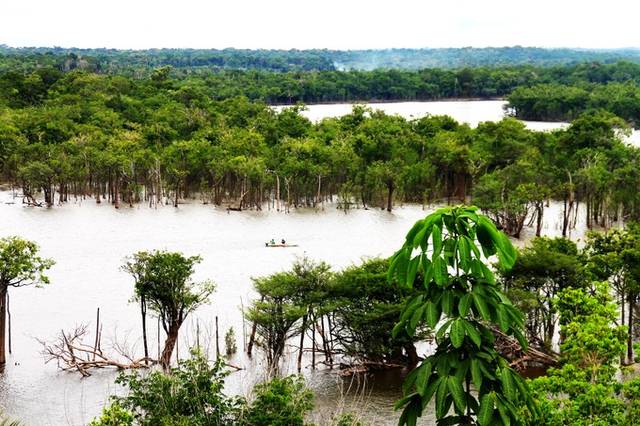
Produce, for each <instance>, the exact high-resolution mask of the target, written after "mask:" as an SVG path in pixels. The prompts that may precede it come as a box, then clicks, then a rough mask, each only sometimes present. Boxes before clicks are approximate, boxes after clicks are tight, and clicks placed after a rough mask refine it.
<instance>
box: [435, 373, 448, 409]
mask: <svg viewBox="0 0 640 426" xmlns="http://www.w3.org/2000/svg"><path fill="white" fill-rule="evenodd" d="M448 389H449V377H442V379H441V380H440V384H439V385H438V390H437V391H436V417H438V418H440V417H444V416H445V415H446V414H447V395H448Z"/></svg>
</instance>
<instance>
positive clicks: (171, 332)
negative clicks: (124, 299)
mask: <svg viewBox="0 0 640 426" xmlns="http://www.w3.org/2000/svg"><path fill="white" fill-rule="evenodd" d="M134 259H135V260H134V264H133V265H131V266H130V268H131V269H133V270H136V271H137V273H139V276H140V277H141V278H142V280H141V282H140V284H138V283H136V294H135V296H134V298H135V299H137V300H139V301H140V297H141V296H144V299H145V304H146V306H148V307H149V309H151V310H152V311H154V312H156V313H157V314H158V316H159V317H160V322H161V323H162V328H163V329H164V331H165V333H166V334H167V339H166V341H165V344H164V349H163V350H162V354H161V355H160V360H159V361H160V365H161V366H162V368H163V369H164V370H165V371H167V370H168V369H169V367H170V365H171V355H172V354H173V349H174V347H175V345H176V342H177V340H178V332H179V330H180V327H181V326H182V324H183V323H184V321H185V319H186V318H187V315H189V313H191V312H193V311H194V310H195V309H196V308H197V307H198V306H200V305H202V304H203V303H206V302H207V300H208V298H209V296H210V295H211V293H213V291H214V289H215V285H214V284H213V283H212V282H211V281H205V282H202V283H195V282H193V280H192V278H191V276H192V275H193V272H194V270H193V269H194V266H195V265H196V264H198V263H200V261H201V258H200V256H191V257H185V256H184V255H183V254H182V253H177V252H167V251H154V252H151V253H146V254H145V255H142V256H138V257H137V258H134ZM136 262H137V263H136ZM139 290H142V291H141V292H140V291H139Z"/></svg>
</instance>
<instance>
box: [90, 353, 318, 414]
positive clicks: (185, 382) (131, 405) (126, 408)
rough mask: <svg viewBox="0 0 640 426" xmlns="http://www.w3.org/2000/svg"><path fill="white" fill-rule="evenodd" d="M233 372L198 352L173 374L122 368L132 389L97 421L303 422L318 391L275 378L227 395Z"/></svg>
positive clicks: (115, 398) (121, 378)
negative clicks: (248, 391) (247, 392)
mask: <svg viewBox="0 0 640 426" xmlns="http://www.w3.org/2000/svg"><path fill="white" fill-rule="evenodd" d="M227 375H228V372H226V371H225V369H224V364H223V363H222V362H216V363H215V364H213V365H209V362H208V361H207V359H206V358H204V357H203V356H202V355H201V354H199V353H197V352H194V353H193V354H192V356H191V358H190V359H187V360H184V361H181V362H180V363H179V365H178V366H177V367H174V368H172V369H171V371H170V372H168V373H163V372H161V371H152V372H151V373H149V374H147V375H140V374H138V373H122V374H120V376H119V377H118V379H117V381H116V382H117V383H119V384H120V385H122V386H124V387H125V388H126V390H127V394H126V395H124V396H113V397H112V398H111V399H112V401H111V404H110V405H109V406H107V407H105V409H104V410H103V413H102V416H101V417H100V418H98V419H95V420H94V421H93V422H92V423H91V426H131V425H140V426H144V425H153V426H156V425H161V426H165V425H166V426H170V425H171V426H177V425H181V426H182V425H184V426H187V425H189V426H192V425H193V426H223V425H244V426H275V425H282V426H284V425H296V426H302V425H303V424H305V423H304V416H305V414H306V413H308V412H309V411H310V410H311V409H312V408H313V395H312V393H311V392H310V391H309V390H308V389H306V388H305V386H304V381H302V380H301V379H300V378H297V377H285V378H275V379H273V380H272V381H269V382H266V383H261V384H258V385H256V387H255V388H254V391H253V393H254V396H253V399H252V401H250V402H247V401H246V400H245V399H244V398H241V397H230V396H227V395H225V394H224V390H223V388H224V378H225V377H226V376H227Z"/></svg>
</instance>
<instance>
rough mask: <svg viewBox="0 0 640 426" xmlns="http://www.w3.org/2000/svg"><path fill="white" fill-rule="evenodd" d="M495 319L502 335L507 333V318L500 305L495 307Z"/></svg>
mask: <svg viewBox="0 0 640 426" xmlns="http://www.w3.org/2000/svg"><path fill="white" fill-rule="evenodd" d="M496 317H497V319H498V325H499V326H500V330H502V331H503V332H504V333H506V332H507V331H509V317H508V315H507V313H506V311H505V310H504V306H503V305H502V304H499V305H498V306H496Z"/></svg>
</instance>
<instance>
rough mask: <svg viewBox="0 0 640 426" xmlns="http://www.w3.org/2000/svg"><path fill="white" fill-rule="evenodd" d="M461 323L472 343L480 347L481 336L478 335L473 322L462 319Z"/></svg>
mask: <svg viewBox="0 0 640 426" xmlns="http://www.w3.org/2000/svg"><path fill="white" fill-rule="evenodd" d="M463 325H464V331H465V333H466V334H467V336H469V338H470V339H471V341H472V342H473V344H474V345H476V346H477V347H478V348H480V345H482V338H481V336H480V332H479V331H478V330H477V329H476V327H475V323H473V322H469V321H464V322H463Z"/></svg>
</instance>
